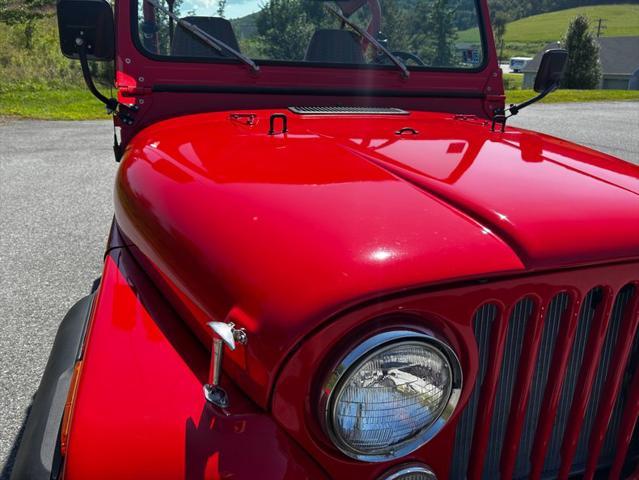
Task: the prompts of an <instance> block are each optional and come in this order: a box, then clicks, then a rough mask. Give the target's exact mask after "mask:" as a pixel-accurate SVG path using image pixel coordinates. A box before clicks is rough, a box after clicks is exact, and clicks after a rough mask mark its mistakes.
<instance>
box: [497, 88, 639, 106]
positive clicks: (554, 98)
mask: <svg viewBox="0 0 639 480" xmlns="http://www.w3.org/2000/svg"><path fill="white" fill-rule="evenodd" d="M535 95H536V93H535V92H534V91H532V90H509V91H507V92H506V103H519V102H523V101H524V100H528V99H529V98H532V97H534V96H535ZM612 101H639V90H557V91H556V92H554V93H551V94H550V95H548V96H547V97H546V98H544V99H543V100H542V102H543V103H565V102H612Z"/></svg>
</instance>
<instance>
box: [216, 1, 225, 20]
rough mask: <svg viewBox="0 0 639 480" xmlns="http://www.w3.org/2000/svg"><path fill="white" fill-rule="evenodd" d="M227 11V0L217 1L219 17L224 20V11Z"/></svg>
mask: <svg viewBox="0 0 639 480" xmlns="http://www.w3.org/2000/svg"><path fill="white" fill-rule="evenodd" d="M225 9H226V0H218V1H217V16H218V17H222V18H224V10H225Z"/></svg>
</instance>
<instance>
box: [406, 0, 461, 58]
mask: <svg viewBox="0 0 639 480" xmlns="http://www.w3.org/2000/svg"><path fill="white" fill-rule="evenodd" d="M448 3H449V2H448V1H447V0H434V1H433V2H432V3H430V2H424V1H421V2H419V3H418V4H417V5H416V8H415V12H414V13H415V14H414V16H413V24H412V31H413V32H415V34H414V35H413V38H412V41H411V46H412V49H413V50H414V51H416V52H418V54H419V56H420V57H421V58H422V60H424V62H426V64H428V65H431V66H435V67H447V66H453V65H455V63H456V62H455V40H456V39H457V28H456V27H455V10H454V9H453V8H450V7H449V6H448Z"/></svg>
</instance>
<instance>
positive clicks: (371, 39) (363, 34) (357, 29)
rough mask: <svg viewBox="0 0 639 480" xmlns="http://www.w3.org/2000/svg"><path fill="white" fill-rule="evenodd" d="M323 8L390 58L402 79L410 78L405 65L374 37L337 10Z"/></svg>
mask: <svg viewBox="0 0 639 480" xmlns="http://www.w3.org/2000/svg"><path fill="white" fill-rule="evenodd" d="M324 8H326V10H328V11H329V12H331V13H332V14H333V15H335V16H336V17H337V18H339V19H340V20H341V21H342V22H344V23H345V24H346V25H348V26H349V27H351V28H352V29H353V30H355V32H357V34H358V35H359V36H361V37H363V38H365V39H366V40H368V41H369V42H370V43H372V44H373V45H374V46H375V48H377V50H379V51H381V52H382V53H384V54H385V55H386V56H387V57H388V58H390V60H391V61H392V62H393V63H394V64H395V65H396V66H397V68H399V69H400V70H401V74H402V78H408V77H410V72H409V71H408V68H406V65H404V64H403V63H402V61H401V60H400V59H399V58H397V57H396V56H395V55H393V54H392V53H391V52H390V50H388V49H387V48H386V47H385V46H384V45H382V44H381V43H379V42H378V41H377V40H376V39H375V37H373V36H372V35H371V34H370V33H368V32H367V31H366V30H363V29H361V28H360V27H358V26H357V25H355V24H354V23H353V22H351V21H350V20H349V19H348V18H346V17H345V16H344V15H342V14H341V13H340V12H338V11H337V10H334V9H333V8H331V7H329V6H328V5H324Z"/></svg>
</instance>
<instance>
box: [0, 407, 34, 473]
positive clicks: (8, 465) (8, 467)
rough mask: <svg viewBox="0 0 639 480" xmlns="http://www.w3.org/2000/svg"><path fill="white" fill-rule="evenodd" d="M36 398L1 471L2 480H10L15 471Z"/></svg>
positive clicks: (26, 412) (27, 410)
mask: <svg viewBox="0 0 639 480" xmlns="http://www.w3.org/2000/svg"><path fill="white" fill-rule="evenodd" d="M34 398H35V394H34V395H32V396H31V403H29V406H28V407H27V409H26V410H25V414H24V417H23V419H22V425H21V426H20V430H18V434H17V435H16V437H15V438H14V439H13V445H12V446H11V450H10V451H9V455H7V458H6V460H5V462H4V465H3V466H2V470H1V471H0V480H9V478H10V477H11V471H12V470H13V464H14V463H15V461H16V455H17V454H18V449H19V448H20V442H21V441H22V436H23V435H24V429H25V427H26V425H27V422H28V421H29V416H30V415H31V408H32V407H33V399H34Z"/></svg>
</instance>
